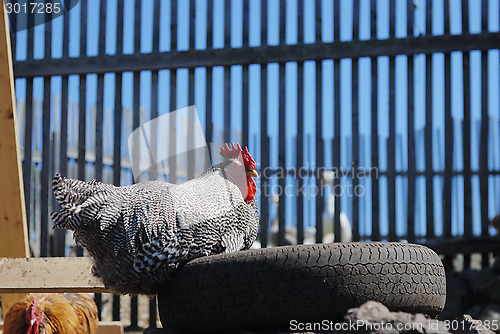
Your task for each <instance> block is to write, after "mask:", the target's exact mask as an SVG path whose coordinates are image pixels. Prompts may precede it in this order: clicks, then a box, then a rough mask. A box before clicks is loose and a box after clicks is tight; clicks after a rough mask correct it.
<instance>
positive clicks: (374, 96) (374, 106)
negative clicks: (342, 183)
mask: <svg viewBox="0 0 500 334" xmlns="http://www.w3.org/2000/svg"><path fill="white" fill-rule="evenodd" d="M370 10H371V38H372V40H374V39H376V38H377V1H376V0H372V1H371V9H370ZM370 62H371V71H372V77H371V86H372V92H371V154H372V163H371V165H372V168H377V169H378V167H379V166H378V141H379V140H378V59H377V58H376V57H372V58H371V59H370ZM371 181H372V237H371V240H373V241H378V240H380V224H379V220H380V214H379V207H378V206H379V179H378V177H374V178H372V179H371Z"/></svg>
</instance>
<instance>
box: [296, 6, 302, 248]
mask: <svg viewBox="0 0 500 334" xmlns="http://www.w3.org/2000/svg"><path fill="white" fill-rule="evenodd" d="M303 13H304V0H299V2H298V13H297V19H298V22H297V23H298V25H297V42H298V44H302V43H304V15H303ZM303 124H304V63H303V62H298V63H297V140H296V144H295V145H296V146H295V147H296V155H295V156H296V168H297V170H301V169H302V167H303V166H304V127H303ZM296 178H297V180H296V182H297V189H298V191H297V211H296V212H297V243H298V244H302V243H303V242H304V193H303V191H302V187H303V186H304V176H303V175H301V174H298V175H297V177H296Z"/></svg>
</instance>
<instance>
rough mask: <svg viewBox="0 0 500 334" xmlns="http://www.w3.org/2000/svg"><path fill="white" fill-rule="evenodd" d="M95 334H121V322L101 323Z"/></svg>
mask: <svg viewBox="0 0 500 334" xmlns="http://www.w3.org/2000/svg"><path fill="white" fill-rule="evenodd" d="M96 334H123V323H122V322H121V321H109V322H108V321H101V322H99V327H97V332H96Z"/></svg>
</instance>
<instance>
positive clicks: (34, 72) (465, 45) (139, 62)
mask: <svg viewBox="0 0 500 334" xmlns="http://www.w3.org/2000/svg"><path fill="white" fill-rule="evenodd" d="M498 45H500V33H482V34H471V35H442V36H420V37H416V38H415V37H410V38H400V39H395V38H390V39H383V40H377V39H374V40H366V41H359V40H357V41H349V42H334V43H315V44H299V45H277V46H267V45H266V46H261V47H242V48H238V49H207V50H188V51H174V52H162V53H148V54H131V55H114V56H109V55H100V56H96V57H86V58H61V59H36V60H35V59H33V60H27V61H19V62H15V63H14V75H15V77H16V78H28V77H41V76H54V75H71V74H80V75H81V74H89V73H108V72H114V73H121V72H126V71H133V72H138V71H143V70H148V71H155V70H162V69H175V68H195V67H213V66H226V67H227V66H232V65H250V64H268V63H285V62H294V61H297V62H299V61H306V60H323V59H334V60H336V59H343V58H352V59H357V58H360V57H379V56H396V55H413V54H430V53H436V52H443V53H446V52H452V51H471V50H489V49H497V48H498Z"/></svg>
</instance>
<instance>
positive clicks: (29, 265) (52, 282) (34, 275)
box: [0, 257, 109, 293]
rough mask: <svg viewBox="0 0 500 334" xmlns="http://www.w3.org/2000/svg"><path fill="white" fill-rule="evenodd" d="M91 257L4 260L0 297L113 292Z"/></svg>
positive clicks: (0, 267) (0, 272) (0, 276)
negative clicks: (95, 271) (94, 271)
mask: <svg viewBox="0 0 500 334" xmlns="http://www.w3.org/2000/svg"><path fill="white" fill-rule="evenodd" d="M91 268H92V259H90V258H87V257H46V258H24V259H20V258H0V293H16V292H109V291H108V290H107V289H106V288H105V287H104V284H103V283H102V281H101V280H100V279H99V278H97V277H95V276H93V275H92V272H91Z"/></svg>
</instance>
